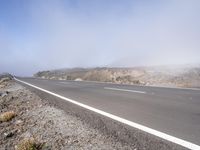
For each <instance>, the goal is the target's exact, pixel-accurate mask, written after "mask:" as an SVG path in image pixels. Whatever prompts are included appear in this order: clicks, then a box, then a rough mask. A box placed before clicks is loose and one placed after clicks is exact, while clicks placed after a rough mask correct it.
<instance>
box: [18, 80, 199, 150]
mask: <svg viewBox="0 0 200 150" xmlns="http://www.w3.org/2000/svg"><path fill="white" fill-rule="evenodd" d="M15 80H16V81H19V82H21V83H24V84H26V85H29V86H31V87H33V88H36V89H38V90H40V91H43V92H45V93H48V94H50V95H53V96H55V97H58V98H61V99H63V100H66V101H68V102H70V103H73V104H75V105H78V106H80V107H83V108H85V109H88V110H91V111H93V112H95V113H98V114H101V115H103V116H105V117H108V118H111V119H113V120H116V121H118V122H121V123H123V124H126V125H129V126H131V127H134V128H137V129H139V130H142V131H144V132H147V133H149V134H152V135H155V136H157V137H160V138H162V139H165V140H167V141H170V142H172V143H175V144H178V145H181V146H183V147H186V148H189V149H191V150H200V146H199V145H196V144H194V143H191V142H188V141H185V140H182V139H180V138H177V137H174V136H171V135H169V134H166V133H163V132H160V131H157V130H155V129H152V128H149V127H146V126H143V125H141V124H138V123H135V122H132V121H129V120H126V119H124V118H121V117H118V116H116V115H113V114H110V113H107V112H105V111H102V110H99V109H96V108H94V107H91V106H88V105H85V104H82V103H80V102H77V101H75V100H72V99H69V98H66V97H64V96H61V95H59V94H56V93H54V92H51V91H48V90H45V89H43V88H40V87H38V86H35V85H33V84H30V83H28V82H24V81H22V80H19V79H16V78H15Z"/></svg>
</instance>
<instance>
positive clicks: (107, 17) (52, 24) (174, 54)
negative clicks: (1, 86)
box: [0, 0, 200, 76]
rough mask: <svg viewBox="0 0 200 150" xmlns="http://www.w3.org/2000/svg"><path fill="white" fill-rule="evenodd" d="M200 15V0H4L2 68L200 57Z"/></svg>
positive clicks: (29, 70)
mask: <svg viewBox="0 0 200 150" xmlns="http://www.w3.org/2000/svg"><path fill="white" fill-rule="evenodd" d="M199 18H200V1H199V0H167V1H155V0H152V1H147V0H144V1H134V0H130V1H128V0H121V1H120V0H84V1H83V0H79V1H78V0H71V1H64V0H63V1H59V0H57V1H55V0H43V1H40V0H38V1H37V0H32V1H31V0H28V1H27V0H24V1H23V0H17V1H16V0H1V1H0V55H1V57H0V72H10V73H13V74H15V75H24V76H25V75H32V74H33V73H35V72H37V71H39V70H48V69H57V68H72V67H102V66H107V67H113V66H114V67H134V66H138V65H144V66H151V65H172V64H193V63H200V49H199V48H200V19H199Z"/></svg>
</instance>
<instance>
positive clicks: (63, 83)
mask: <svg viewBox="0 0 200 150" xmlns="http://www.w3.org/2000/svg"><path fill="white" fill-rule="evenodd" d="M59 83H62V84H69V82H59Z"/></svg>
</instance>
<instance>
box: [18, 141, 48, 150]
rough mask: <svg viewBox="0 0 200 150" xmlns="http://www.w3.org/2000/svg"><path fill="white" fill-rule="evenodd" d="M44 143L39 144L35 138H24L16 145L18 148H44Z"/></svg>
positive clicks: (20, 149)
mask: <svg viewBox="0 0 200 150" xmlns="http://www.w3.org/2000/svg"><path fill="white" fill-rule="evenodd" d="M43 146H44V143H42V144H39V143H38V142H37V141H36V140H35V139H34V138H30V139H24V140H22V141H21V142H20V143H19V144H18V145H17V147H16V149H17V150H42V148H43Z"/></svg>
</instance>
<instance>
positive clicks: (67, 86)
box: [19, 78, 200, 145]
mask: <svg viewBox="0 0 200 150" xmlns="http://www.w3.org/2000/svg"><path fill="white" fill-rule="evenodd" d="M19 79H20V80H22V81H25V82H28V83H30V84H33V85H35V86H38V87H40V88H43V89H46V90H49V91H51V92H54V93H57V94H59V95H62V96H64V97H67V98H70V99H73V100H75V101H78V102H81V103H83V104H86V105H89V106H91V107H94V108H97V109H100V110H102V111H105V112H108V113H111V114H113V115H116V116H119V117H121V118H124V119H127V120H130V121H132V122H136V123H139V124H141V125H144V126H147V127H149V128H152V129H155V130H158V131H161V132H164V133H166V134H169V135H171V136H175V137H177V138H180V139H183V140H186V141H189V142H192V143H194V144H197V145H200V90H195V89H178V88H161V87H145V86H135V85H118V84H109V83H96V82H80V81H60V80H46V79H36V78H19Z"/></svg>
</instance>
